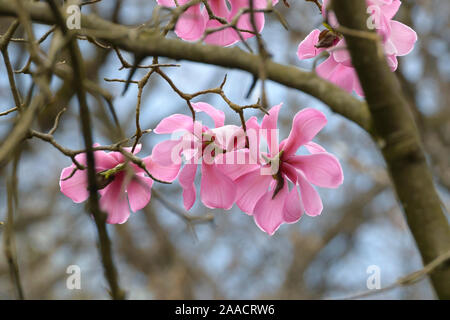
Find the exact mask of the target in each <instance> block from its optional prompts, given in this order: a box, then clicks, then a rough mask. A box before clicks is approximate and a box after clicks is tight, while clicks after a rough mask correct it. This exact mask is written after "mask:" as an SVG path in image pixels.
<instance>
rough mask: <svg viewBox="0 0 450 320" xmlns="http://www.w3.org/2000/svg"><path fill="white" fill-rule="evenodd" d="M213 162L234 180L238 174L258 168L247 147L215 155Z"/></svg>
mask: <svg viewBox="0 0 450 320" xmlns="http://www.w3.org/2000/svg"><path fill="white" fill-rule="evenodd" d="M214 162H215V164H216V166H217V168H218V169H219V170H221V171H222V172H223V173H224V174H225V175H226V176H228V177H229V178H230V179H231V180H236V179H237V178H239V177H240V176H242V175H244V174H246V173H248V172H250V171H254V170H256V169H258V168H259V164H258V163H257V161H256V159H252V158H251V157H250V151H249V150H248V149H241V150H234V151H231V152H226V153H221V154H219V155H217V156H216V157H215V159H214Z"/></svg>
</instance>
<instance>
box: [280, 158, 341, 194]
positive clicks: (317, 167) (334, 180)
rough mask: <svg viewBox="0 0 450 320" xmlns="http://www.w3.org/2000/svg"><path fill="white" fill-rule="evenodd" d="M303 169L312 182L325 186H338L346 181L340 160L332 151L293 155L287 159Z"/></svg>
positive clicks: (297, 167) (299, 168)
mask: <svg viewBox="0 0 450 320" xmlns="http://www.w3.org/2000/svg"><path fill="white" fill-rule="evenodd" d="M286 161H287V162H289V164H291V165H292V166H294V167H295V168H296V169H298V170H301V171H302V172H303V173H304V175H305V177H306V179H308V181H309V182H311V183H312V184H315V185H316V186H319V187H324V188H337V187H338V186H340V185H341V184H342V182H343V181H344V174H343V172H342V167H341V164H340V163H339V160H338V159H337V158H336V157H335V156H333V155H332V154H330V153H316V154H310V155H301V156H292V157H290V158H289V159H287V160H286Z"/></svg>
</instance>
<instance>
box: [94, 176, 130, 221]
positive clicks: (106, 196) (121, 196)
mask: <svg viewBox="0 0 450 320" xmlns="http://www.w3.org/2000/svg"><path fill="white" fill-rule="evenodd" d="M123 179H124V175H117V176H116V178H115V179H114V181H113V182H112V183H111V184H109V185H108V186H107V187H106V188H105V189H104V192H103V195H102V196H101V198H100V208H101V209H102V210H103V211H105V212H106V213H107V215H108V217H107V219H106V222H107V223H111V224H116V223H124V222H125V221H127V220H128V217H129V216H130V209H129V207H128V200H127V197H126V193H125V191H124V190H123V187H122V183H123Z"/></svg>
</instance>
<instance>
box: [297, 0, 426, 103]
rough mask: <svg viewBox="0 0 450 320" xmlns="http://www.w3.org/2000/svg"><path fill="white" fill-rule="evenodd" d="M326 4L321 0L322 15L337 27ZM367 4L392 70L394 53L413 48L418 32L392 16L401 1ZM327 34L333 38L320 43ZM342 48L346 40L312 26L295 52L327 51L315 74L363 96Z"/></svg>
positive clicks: (303, 54)
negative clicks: (325, 57)
mask: <svg viewBox="0 0 450 320" xmlns="http://www.w3.org/2000/svg"><path fill="white" fill-rule="evenodd" d="M327 4H328V0H324V1H323V11H322V13H323V15H324V17H326V16H327V15H328V22H329V23H330V25H331V27H333V28H336V27H337V26H338V23H337V19H336V17H335V16H334V14H333V13H327V11H326V6H327ZM367 4H368V9H369V12H370V13H371V18H372V20H373V21H371V23H372V24H374V27H375V28H376V31H377V33H378V34H380V35H381V37H382V40H383V47H384V52H385V55H386V59H387V62H388V65H389V67H390V68H391V70H392V71H395V70H396V69H397V66H398V61H397V56H404V55H407V54H408V53H410V52H411V51H412V50H413V48H414V44H415V42H416V41H417V34H416V32H415V31H414V30H413V29H411V28H410V27H408V26H406V25H404V24H403V23H400V22H398V21H395V20H392V18H393V17H394V16H395V14H396V13H397V11H398V9H399V7H400V5H401V2H400V1H399V0H367ZM326 34H328V37H329V38H331V39H332V40H333V41H332V42H331V43H327V44H323V39H324V36H325V35H326ZM333 37H334V38H333ZM345 48H346V44H345V40H344V39H343V38H342V37H341V36H340V35H338V34H336V33H334V32H332V31H322V32H321V31H320V30H319V29H315V30H313V31H312V32H311V33H310V34H309V35H308V36H307V37H306V38H305V39H304V40H303V41H302V42H300V44H299V46H298V49H297V56H298V58H299V59H300V60H304V59H309V58H314V57H316V56H317V55H318V54H320V53H321V52H323V51H325V50H326V51H328V52H329V53H330V56H329V57H328V58H327V59H326V60H325V61H324V62H323V63H321V64H320V65H319V66H318V67H317V68H316V72H317V74H318V75H319V76H320V77H322V78H324V79H327V80H328V81H330V82H332V83H334V84H336V85H338V86H339V87H341V88H343V89H344V90H346V91H348V92H350V93H351V92H352V91H355V92H356V93H357V94H358V95H360V96H364V92H363V90H362V88H361V85H360V83H359V79H358V77H357V74H356V72H355V69H354V68H353V66H352V63H351V58H350V54H349V53H348V51H347V50H346V49H345Z"/></svg>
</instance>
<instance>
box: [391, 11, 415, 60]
mask: <svg viewBox="0 0 450 320" xmlns="http://www.w3.org/2000/svg"><path fill="white" fill-rule="evenodd" d="M391 28H392V33H391V37H390V41H392V43H393V45H394V46H395V48H396V49H397V54H396V55H397V56H404V55H407V54H408V53H410V52H411V51H412V50H413V49H414V44H415V43H416V41H417V33H416V32H415V31H414V30H413V29H411V28H410V27H408V26H407V25H405V24H403V23H401V22H398V21H395V20H393V21H391Z"/></svg>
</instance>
